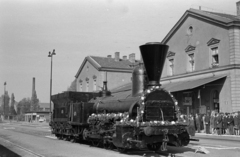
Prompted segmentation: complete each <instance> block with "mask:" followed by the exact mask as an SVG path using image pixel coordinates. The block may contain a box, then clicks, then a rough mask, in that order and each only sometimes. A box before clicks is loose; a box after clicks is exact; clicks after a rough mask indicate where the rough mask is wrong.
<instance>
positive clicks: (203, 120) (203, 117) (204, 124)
mask: <svg viewBox="0 0 240 157" xmlns="http://www.w3.org/2000/svg"><path fill="white" fill-rule="evenodd" d="M205 118H206V115H205V114H203V116H202V123H203V132H204V133H206V123H205Z"/></svg>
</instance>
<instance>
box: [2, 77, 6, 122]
mask: <svg viewBox="0 0 240 157" xmlns="http://www.w3.org/2000/svg"><path fill="white" fill-rule="evenodd" d="M6 85H7V82H4V93H3V119H5V94H6Z"/></svg>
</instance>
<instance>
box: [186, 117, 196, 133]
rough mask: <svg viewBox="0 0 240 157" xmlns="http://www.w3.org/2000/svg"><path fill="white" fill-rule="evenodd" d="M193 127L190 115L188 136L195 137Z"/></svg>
mask: <svg viewBox="0 0 240 157" xmlns="http://www.w3.org/2000/svg"><path fill="white" fill-rule="evenodd" d="M195 132H196V130H195V125H194V119H193V116H192V115H191V114H190V115H189V132H188V133H189V135H190V136H195Z"/></svg>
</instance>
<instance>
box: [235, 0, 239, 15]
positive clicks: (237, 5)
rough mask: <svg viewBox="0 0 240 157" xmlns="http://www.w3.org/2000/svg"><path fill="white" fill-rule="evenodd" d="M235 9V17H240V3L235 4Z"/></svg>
mask: <svg viewBox="0 0 240 157" xmlns="http://www.w3.org/2000/svg"><path fill="white" fill-rule="evenodd" d="M236 7H237V17H240V1H238V2H236Z"/></svg>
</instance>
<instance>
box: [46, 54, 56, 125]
mask: <svg viewBox="0 0 240 157" xmlns="http://www.w3.org/2000/svg"><path fill="white" fill-rule="evenodd" d="M53 55H56V53H55V49H53V52H50V51H49V54H48V57H51V73H50V121H51V120H52V100H51V96H52V61H53Z"/></svg>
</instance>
